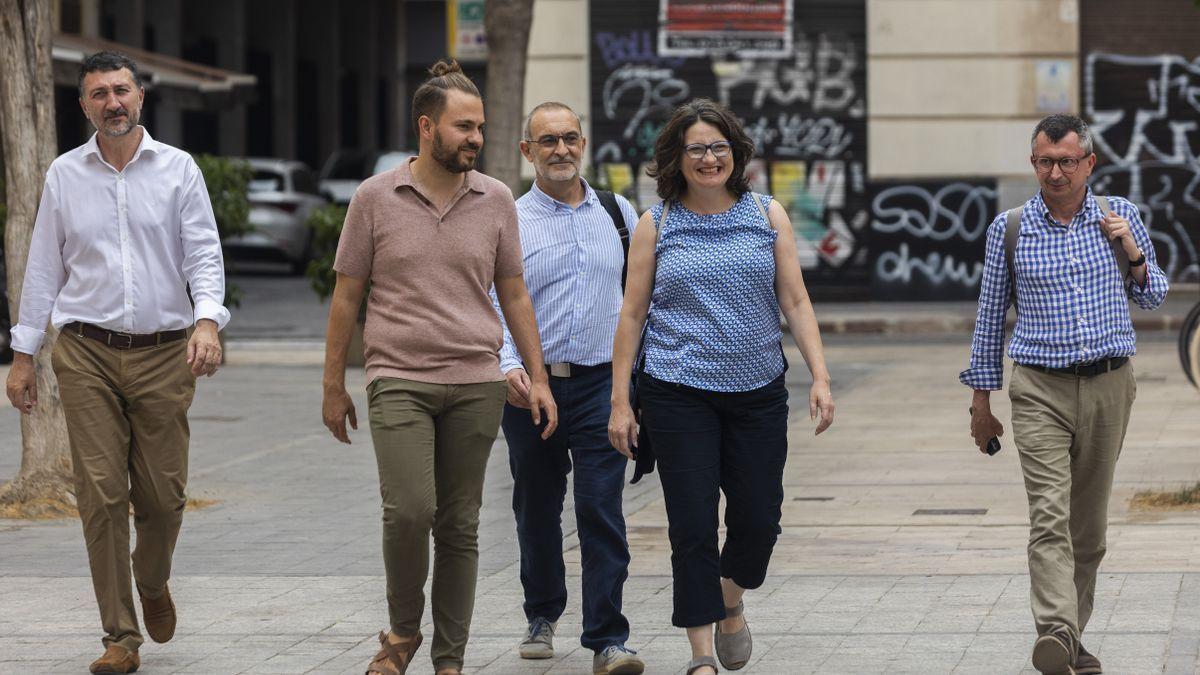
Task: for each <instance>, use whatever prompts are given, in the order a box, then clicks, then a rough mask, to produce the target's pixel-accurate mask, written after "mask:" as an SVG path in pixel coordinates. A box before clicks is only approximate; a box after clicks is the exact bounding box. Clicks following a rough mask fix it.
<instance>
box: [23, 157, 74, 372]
mask: <svg viewBox="0 0 1200 675" xmlns="http://www.w3.org/2000/svg"><path fill="white" fill-rule="evenodd" d="M59 215H60V213H59V208H58V188H57V181H56V179H55V174H54V171H53V169H51V171H50V172H49V173H48V174H47V176H46V184H45V187H43V188H42V199H41V201H40V202H39V203H38V211H37V218H36V219H35V220H34V224H33V238H32V239H31V241H30V243H29V257H28V258H27V259H26V262H25V277H24V281H23V282H22V285H21V300H20V302H21V305H20V318H19V319H18V321H17V325H16V326H14V327H13V329H12V348H13V350H14V351H18V352H21V353H23V354H36V353H37V350H38V349H39V348H41V346H42V341H43V340H45V338H46V326H47V324H49V323H50V315H51V312H52V311H53V310H54V301H55V300H56V299H57V298H58V293H59V291H61V290H62V286H63V282H64V280H65V279H66V276H67V274H66V268H65V267H64V266H63V256H62V247H63V241H64V236H65V235H64V231H63V226H62V221H61V219H60V217H59Z"/></svg>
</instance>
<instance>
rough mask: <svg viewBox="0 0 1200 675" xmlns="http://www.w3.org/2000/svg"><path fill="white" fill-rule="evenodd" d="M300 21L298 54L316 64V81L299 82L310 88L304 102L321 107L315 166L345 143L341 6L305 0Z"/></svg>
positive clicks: (300, 4)
mask: <svg viewBox="0 0 1200 675" xmlns="http://www.w3.org/2000/svg"><path fill="white" fill-rule="evenodd" d="M297 11H298V12H299V14H300V15H299V25H298V26H297V31H296V40H297V43H298V44H300V45H303V46H304V48H303V53H299V50H297V51H298V53H297V58H298V59H300V58H303V59H306V60H311V61H312V62H313V63H314V64H315V65H316V81H315V82H296V87H297V88H303V89H304V90H305V92H306V94H305V100H304V105H315V106H316V107H317V125H316V126H317V129H318V133H317V139H316V147H317V156H316V158H315V162H314V168H317V169H319V168H320V166H321V164H322V163H323V162H324V161H325V160H326V159H327V158H328V157H329V155H330V154H332V153H333V151H334V150H336V149H338V148H340V147H341V145H342V138H341V126H340V122H341V120H340V117H339V112H340V111H339V106H338V70H339V68H340V63H341V59H340V54H341V50H340V48H339V44H340V40H339V37H340V36H339V33H340V31H339V29H338V25H339V20H338V14H339V12H338V11H337V6H336V5H335V4H334V3H330V2H324V0H301V2H299V3H298V7H297Z"/></svg>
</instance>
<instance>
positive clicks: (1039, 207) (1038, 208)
mask: <svg viewBox="0 0 1200 675" xmlns="http://www.w3.org/2000/svg"><path fill="white" fill-rule="evenodd" d="M1086 190H1087V192H1086V193H1085V194H1084V196H1083V205H1082V206H1080V207H1079V211H1078V213H1076V214H1075V215H1076V216H1079V215H1081V214H1082V215H1084V216H1087V217H1091V216H1092V215H1093V213H1092V212H1093V210H1095V209H1099V208H1100V206H1099V205H1098V204H1097V203H1096V197H1095V195H1093V194H1092V188H1091V186H1090V185H1089V186H1088V187H1087V188H1086ZM1033 208H1034V210H1035V212H1036V213H1038V214H1041V216H1042V217H1043V218H1044V219H1047V220H1050V221H1053V222H1058V221H1055V220H1054V215H1053V214H1052V213H1050V207H1049V206H1046V200H1045V199H1043V198H1042V191H1041V190H1038V192H1037V194H1036V195H1034V197H1033Z"/></svg>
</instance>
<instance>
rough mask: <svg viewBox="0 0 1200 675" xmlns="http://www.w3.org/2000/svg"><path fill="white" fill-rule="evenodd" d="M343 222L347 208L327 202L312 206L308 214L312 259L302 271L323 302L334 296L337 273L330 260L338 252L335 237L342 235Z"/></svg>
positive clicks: (338, 237)
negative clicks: (315, 206)
mask: <svg viewBox="0 0 1200 675" xmlns="http://www.w3.org/2000/svg"><path fill="white" fill-rule="evenodd" d="M345 222H346V207H344V206H338V205H336V204H330V205H328V206H322V207H321V208H319V209H313V212H312V215H310V216H309V217H308V226H309V227H310V228H312V233H313V238H312V254H313V257H312V260H311V261H310V262H309V263H308V269H307V270H305V272H304V274H305V276H307V277H308V280H309V283H311V284H312V288H313V290H314V291H316V292H317V297H319V298H321V301H322V302H324V301H325V299H326V298H328V297H329V296H331V295H333V287H334V285H335V284H336V283H337V273H336V272H334V271H333V259H334V256H335V255H336V254H337V246H338V240H339V239H340V238H341V236H342V225H343V224H344V223H345Z"/></svg>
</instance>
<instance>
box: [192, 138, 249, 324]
mask: <svg viewBox="0 0 1200 675" xmlns="http://www.w3.org/2000/svg"><path fill="white" fill-rule="evenodd" d="M192 158H193V159H195V160H196V166H199V167H200V173H201V174H203V175H204V185H205V187H207V188H208V198H209V200H210V201H211V202H212V207H213V215H214V216H216V219H217V234H218V235H219V236H220V237H221V241H225V240H226V239H228V238H229V237H236V236H238V235H242V234H246V233H247V232H250V231H251V230H253V229H254V226H253V225H251V224H250V197H249V187H250V178H251V177H252V176H253V175H254V171H253V169H251V168H250V165H249V164H247V163H246V162H243V161H240V160H236V159H229V158H228V157H216V156H214V155H193V156H192ZM225 304H226V305H227V306H229V307H237V306H239V305H241V304H242V289H241V288H238V286H237V284H231V283H229V279H228V277H227V278H226V280H225Z"/></svg>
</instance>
